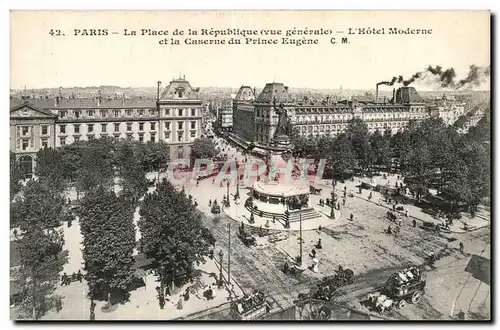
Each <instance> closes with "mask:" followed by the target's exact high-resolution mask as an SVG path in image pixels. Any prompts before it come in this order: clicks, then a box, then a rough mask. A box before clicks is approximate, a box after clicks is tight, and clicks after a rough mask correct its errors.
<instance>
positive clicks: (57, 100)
mask: <svg viewBox="0 0 500 330" xmlns="http://www.w3.org/2000/svg"><path fill="white" fill-rule="evenodd" d="M58 105H59V96H56V98H55V99H54V106H55V107H57V106H58Z"/></svg>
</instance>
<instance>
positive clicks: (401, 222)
mask: <svg viewBox="0 0 500 330" xmlns="http://www.w3.org/2000/svg"><path fill="white" fill-rule="evenodd" d="M402 224H403V220H402V219H401V218H399V219H398V226H399V227H401V225H402Z"/></svg>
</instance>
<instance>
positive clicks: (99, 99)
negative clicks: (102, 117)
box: [96, 96, 101, 106]
mask: <svg viewBox="0 0 500 330" xmlns="http://www.w3.org/2000/svg"><path fill="white" fill-rule="evenodd" d="M96 101H97V106H100V105H101V97H100V96H99V97H97V99H96Z"/></svg>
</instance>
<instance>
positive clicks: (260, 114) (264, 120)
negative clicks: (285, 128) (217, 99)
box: [231, 83, 429, 149]
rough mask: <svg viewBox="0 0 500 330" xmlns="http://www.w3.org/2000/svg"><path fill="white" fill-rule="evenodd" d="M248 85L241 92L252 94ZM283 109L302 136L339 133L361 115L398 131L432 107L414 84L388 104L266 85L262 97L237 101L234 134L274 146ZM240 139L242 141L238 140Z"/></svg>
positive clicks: (395, 93) (374, 125) (369, 122)
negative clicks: (315, 96) (297, 94)
mask: <svg viewBox="0 0 500 330" xmlns="http://www.w3.org/2000/svg"><path fill="white" fill-rule="evenodd" d="M251 91H252V90H251V89H250V87H248V86H243V87H241V88H240V92H239V93H238V95H239V94H240V93H243V92H246V93H250V92H251ZM279 107H281V108H283V109H284V110H286V111H287V115H288V116H289V118H290V121H291V123H292V125H293V126H294V127H296V128H297V129H298V131H299V132H300V135H302V136H312V137H320V136H325V135H326V136H336V135H338V134H340V133H342V132H345V130H346V129H347V126H348V124H349V121H350V120H351V119H353V118H360V119H362V120H363V121H365V122H366V124H367V126H368V130H369V131H370V132H371V133H373V132H375V131H376V130H378V131H380V132H381V133H382V134H383V133H384V132H385V131H386V130H390V131H391V133H393V134H394V133H395V132H397V131H398V130H400V129H404V128H405V127H407V126H408V123H409V121H410V120H416V121H420V120H423V119H425V118H428V117H429V110H428V107H427V105H426V104H425V103H424V101H423V99H422V98H421V97H420V95H419V94H418V93H417V91H416V90H415V88H413V87H401V88H399V89H398V90H397V91H396V90H394V91H393V98H392V100H391V101H390V102H387V103H378V102H377V103H375V102H361V101H341V102H336V101H333V100H330V99H329V98H327V99H326V100H325V101H323V102H318V101H313V100H309V99H308V98H307V97H304V98H303V99H302V100H294V99H293V98H292V97H291V95H290V94H289V91H288V87H286V86H284V85H283V84H282V83H269V84H266V86H265V87H264V89H263V90H262V92H261V93H260V94H259V96H258V97H257V98H256V99H255V100H254V101H252V100H251V99H250V98H248V99H245V100H243V101H242V100H239V99H237V100H235V104H234V106H233V109H234V110H233V116H234V126H233V134H232V135H231V137H232V138H233V139H234V140H239V142H244V143H243V144H247V145H248V144H250V143H253V144H254V145H256V146H258V147H261V148H263V149H272V144H273V143H272V141H273V137H274V133H275V131H276V125H277V123H278V115H277V114H276V111H275V109H277V108H279ZM237 142H238V141H237Z"/></svg>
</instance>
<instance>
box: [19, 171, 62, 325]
mask: <svg viewBox="0 0 500 330" xmlns="http://www.w3.org/2000/svg"><path fill="white" fill-rule="evenodd" d="M63 204H64V200H63V199H62V198H61V196H60V195H59V194H58V193H57V192H54V191H52V190H50V189H49V187H48V186H47V184H46V182H45V181H43V180H42V181H35V180H31V181H30V182H29V183H28V184H27V186H26V188H25V191H24V195H23V197H22V198H19V199H18V200H17V202H16V207H17V212H16V213H17V222H18V225H19V229H20V236H19V237H18V238H17V240H16V243H17V244H16V245H17V248H18V250H19V254H20V257H21V258H20V259H21V262H20V269H19V274H20V278H19V282H20V283H23V284H22V285H21V292H20V300H19V304H18V306H19V307H20V311H21V315H22V317H23V318H32V319H39V318H40V317H42V316H43V315H44V314H45V312H46V311H48V310H49V309H50V308H52V306H53V305H54V303H55V302H56V301H57V300H58V299H59V297H57V296H55V295H53V293H54V290H55V288H56V285H57V283H58V281H59V272H61V271H62V270H63V266H64V264H65V263H66V261H67V257H68V252H67V251H65V250H63V246H64V237H63V232H62V230H61V231H56V230H55V229H54V227H56V226H58V225H59V224H60V222H61V217H62V215H63V214H64V212H63Z"/></svg>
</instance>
